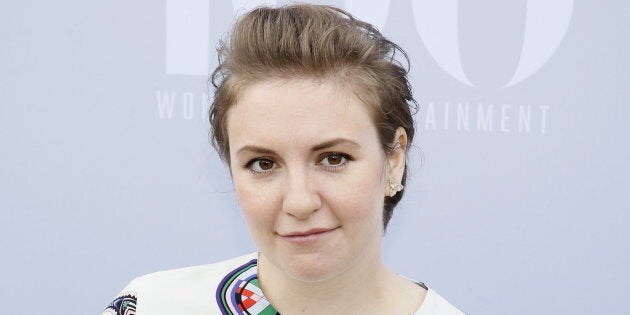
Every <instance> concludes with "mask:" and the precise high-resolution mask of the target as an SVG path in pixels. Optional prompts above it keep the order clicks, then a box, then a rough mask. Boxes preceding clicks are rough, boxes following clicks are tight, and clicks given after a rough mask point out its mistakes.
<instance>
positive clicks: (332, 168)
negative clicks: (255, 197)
mask: <svg viewBox="0 0 630 315" xmlns="http://www.w3.org/2000/svg"><path fill="white" fill-rule="evenodd" d="M333 156H340V157H341V158H342V159H344V160H343V162H342V163H341V164H339V165H323V164H322V163H321V161H323V160H324V159H326V158H329V157H333ZM259 161H269V162H271V163H274V166H273V167H272V168H271V169H270V170H263V171H256V170H254V169H253V168H252V166H253V165H254V163H256V162H259ZM350 161H354V159H353V158H352V156H350V155H349V154H346V153H342V152H327V153H324V154H322V155H320V156H319V160H318V162H317V164H318V165H321V167H322V168H324V169H325V170H327V171H331V172H335V171H339V170H341V169H342V168H344V167H346V166H348V162H350ZM275 164H276V162H274V161H273V159H271V158H268V157H258V158H254V159H251V160H249V161H248V162H247V163H246V164H245V166H244V167H245V168H247V169H248V170H249V172H250V173H252V174H254V175H256V176H261V175H268V174H270V173H272V172H273V171H274V169H276V166H275Z"/></svg>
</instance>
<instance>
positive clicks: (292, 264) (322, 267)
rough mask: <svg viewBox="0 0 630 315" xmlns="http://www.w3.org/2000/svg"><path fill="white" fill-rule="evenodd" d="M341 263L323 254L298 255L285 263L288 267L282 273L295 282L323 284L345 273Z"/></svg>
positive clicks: (339, 260)
mask: <svg viewBox="0 0 630 315" xmlns="http://www.w3.org/2000/svg"><path fill="white" fill-rule="evenodd" d="M341 261H342V259H338V258H337V259H336V258H333V257H326V256H323V255H321V254H310V255H309V254H302V255H296V256H293V257H291V258H290V259H289V260H288V261H286V262H285V264H284V265H285V266H286V267H284V268H283V270H282V271H284V272H285V273H287V274H288V275H289V276H290V277H291V278H293V279H295V280H299V281H303V282H321V281H326V280H329V279H331V278H334V277H335V276H337V275H339V274H341V273H342V272H343V271H344V268H343V266H342V264H341Z"/></svg>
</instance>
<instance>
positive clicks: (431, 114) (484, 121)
mask: <svg viewBox="0 0 630 315" xmlns="http://www.w3.org/2000/svg"><path fill="white" fill-rule="evenodd" d="M548 112H549V106H544V105H541V106H532V105H518V106H516V105H510V104H501V105H494V104H481V103H477V104H470V103H468V102H459V103H448V102H445V103H443V104H439V105H436V104H435V103H434V102H429V103H428V104H427V105H426V106H422V105H421V106H420V112H419V113H418V115H419V117H416V119H417V124H418V127H420V128H423V129H425V130H455V131H461V132H472V131H478V132H505V133H509V132H516V133H546V132H547V116H548Z"/></svg>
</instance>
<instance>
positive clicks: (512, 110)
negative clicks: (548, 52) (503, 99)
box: [156, 91, 549, 133]
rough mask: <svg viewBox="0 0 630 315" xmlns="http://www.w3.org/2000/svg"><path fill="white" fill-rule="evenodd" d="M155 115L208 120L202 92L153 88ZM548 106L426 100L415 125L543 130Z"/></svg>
mask: <svg viewBox="0 0 630 315" xmlns="http://www.w3.org/2000/svg"><path fill="white" fill-rule="evenodd" d="M156 101H157V115H158V117H159V118H160V119H166V120H180V119H183V120H193V119H202V120H207V119H208V109H209V106H210V100H209V98H208V95H207V94H206V93H193V92H183V93H177V92H175V91H157V92H156ZM548 114H549V106H544V105H541V106H533V105H518V106H517V105H509V104H501V105H494V104H481V103H477V104H470V103H468V102H459V103H448V102H445V103H442V104H438V105H436V104H435V103H434V102H429V103H428V104H427V105H425V106H422V105H421V106H420V112H419V113H418V115H417V116H416V120H417V127H418V128H423V129H425V130H436V131H437V130H445V131H457V132H475V131H477V132H486V133H494V132H500V133H511V132H513V133H546V132H547V118H548Z"/></svg>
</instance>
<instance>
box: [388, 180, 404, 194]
mask: <svg viewBox="0 0 630 315" xmlns="http://www.w3.org/2000/svg"><path fill="white" fill-rule="evenodd" d="M403 188H405V186H403V185H401V184H398V183H396V182H394V181H393V180H391V179H390V180H389V196H390V197H394V196H396V194H397V193H398V192H399V191H401V190H403Z"/></svg>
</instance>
